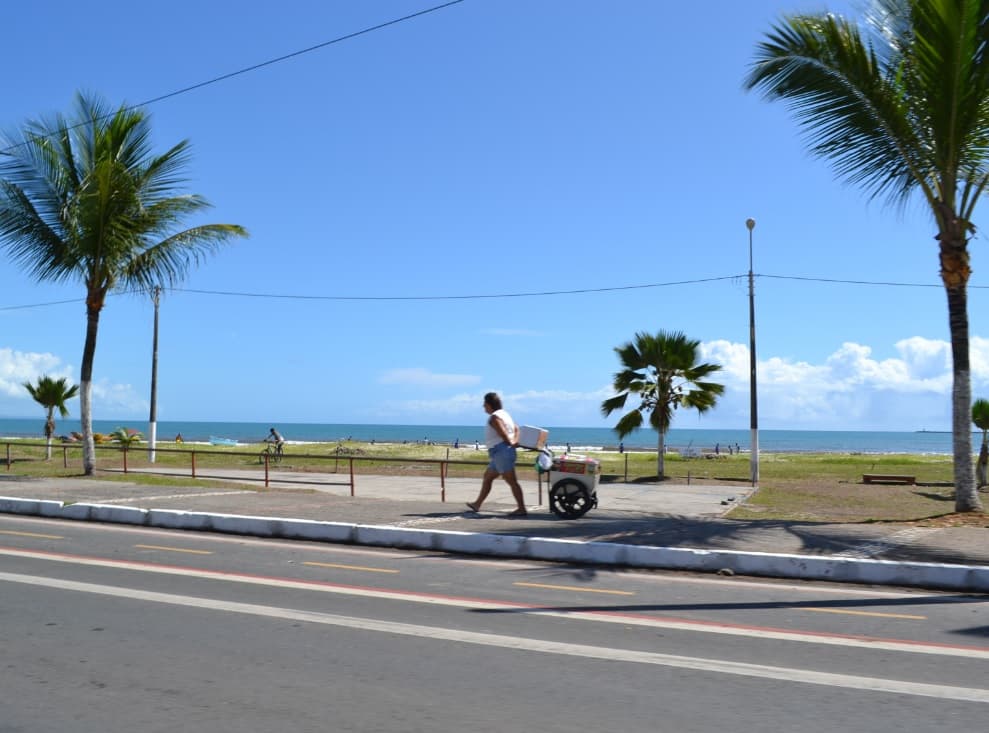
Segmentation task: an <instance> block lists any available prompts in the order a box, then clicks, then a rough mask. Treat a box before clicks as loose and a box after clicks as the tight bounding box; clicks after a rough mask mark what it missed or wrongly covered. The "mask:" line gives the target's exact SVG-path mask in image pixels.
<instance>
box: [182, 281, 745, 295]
mask: <svg viewBox="0 0 989 733" xmlns="http://www.w3.org/2000/svg"><path fill="white" fill-rule="evenodd" d="M736 277H738V276H737V275H727V276H725V277H709V278H702V279H699V280H678V281H674V282H667V283H650V284H648V285H619V286H616V287H611V288H580V289H577V290H539V291H533V292H528V293H488V294H476V293H475V294H468V295H286V294H277V293H238V292H230V291H224V290H189V289H185V288H172V291H173V292H176V293H195V294H197V295H223V296H229V297H239V298H277V299H280V300H361V301H368V300H377V301H389V300H404V301H409V300H487V299H495V298H537V297H541V296H552V295H580V294H584V293H608V292H615V291H620V290H642V289H645V288H664V287H670V286H673V285H696V284H698V283H707V282H717V281H719V280H732V279H734V278H736Z"/></svg>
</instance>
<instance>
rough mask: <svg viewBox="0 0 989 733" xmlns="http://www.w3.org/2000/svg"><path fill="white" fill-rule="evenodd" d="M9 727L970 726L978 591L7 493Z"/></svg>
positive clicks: (2, 519) (0, 542) (983, 689)
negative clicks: (136, 513) (547, 555)
mask: <svg viewBox="0 0 989 733" xmlns="http://www.w3.org/2000/svg"><path fill="white" fill-rule="evenodd" d="M0 620H2V627H0V628H3V636H4V639H3V648H4V652H3V660H4V664H3V665H2V667H0V689H2V690H3V696H2V701H0V705H2V714H0V731H2V732H3V733H13V732H14V731H31V732H32V733H35V732H37V733H47V732H48V731H52V732H54V731H59V733H61V732H63V731H67V730H71V731H74V732H79V733H89V732H90V731H92V732H93V733H95V732H96V731H100V733H103V732H104V731H108V730H110V731H113V730H142V731H165V730H168V731H174V730H175V729H176V728H179V729H186V730H209V731H218V732H223V731H238V733H243V732H244V731H281V730H292V731H317V730H318V731H326V730H334V731H351V730H354V731H356V730H360V731H461V730H473V731H506V730H532V731H579V730H586V731H602V730H610V731H669V732H670V733H689V732H692V731H724V730H731V731H733V733H749V732H752V733H755V732H756V731H759V732H760V733H761V732H764V731H767V730H790V729H797V730H801V731H803V732H809V733H815V732H817V731H820V732H822V733H823V732H824V731H828V732H829V733H830V732H831V731H836V730H859V731H899V732H900V733H903V732H904V731H930V730H941V731H966V732H968V731H982V730H984V729H985V720H986V717H987V714H989V684H987V680H989V598H987V597H986V596H967V595H960V594H948V593H936V592H930V591H903V590H896V591H892V590H890V591H886V590H881V589H879V590H877V589H865V588H860V587H849V586H841V585H836V584H825V585H822V584H812V583H786V582H779V581H750V580H745V581H743V580H739V579H737V578H716V577H714V578H712V577H711V576H693V575H689V574H684V573H661V572H637V571H629V570H621V571H612V570H602V569H595V568H582V567H575V566H569V565H560V564H549V563H536V562H518V561H506V560H492V559H472V558H463V557H456V556H449V555H433V554H430V553H424V552H409V551H395V550H386V549H370V548H357V547H349V546H337V545H326V544H319V543H301V542H282V541H272V540H259V539H252V538H244V537H229V536H219V535H210V534H201V533H183V532H168V531H162V530H149V529H141V528H130V527H117V526H107V525H96V524H87V523H77V522H63V521H53V520H41V519H33V518H32V519H29V518H19V517H9V516H0Z"/></svg>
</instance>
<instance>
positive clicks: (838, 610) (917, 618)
mask: <svg viewBox="0 0 989 733" xmlns="http://www.w3.org/2000/svg"><path fill="white" fill-rule="evenodd" d="M800 610H801V611H816V612H817V613H844V614H848V615H849V616H876V617H878V618H906V619H911V620H913V621H926V620H927V616H914V615H912V614H909V613H880V612H879V611H846V610H845V609H842V608H802V609H800Z"/></svg>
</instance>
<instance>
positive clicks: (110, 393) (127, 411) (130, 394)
mask: <svg viewBox="0 0 989 733" xmlns="http://www.w3.org/2000/svg"><path fill="white" fill-rule="evenodd" d="M148 405H149V403H148V401H147V400H146V399H145V398H143V397H141V396H139V395H138V394H137V392H136V391H135V390H134V387H132V386H131V385H129V384H110V383H109V382H107V381H106V380H105V379H104V380H101V381H99V382H93V412H94V417H96V418H97V419H104V418H114V417H130V416H132V415H135V414H140V413H146V412H147V410H148Z"/></svg>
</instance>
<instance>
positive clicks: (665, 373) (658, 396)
mask: <svg viewBox="0 0 989 733" xmlns="http://www.w3.org/2000/svg"><path fill="white" fill-rule="evenodd" d="M699 347H700V341H692V340H690V339H688V338H687V337H686V336H684V335H683V334H682V333H680V332H679V331H676V332H672V333H667V332H665V331H660V332H659V333H657V334H656V335H655V336H653V335H652V334H648V333H637V334H635V340H634V341H631V342H629V343H626V344H624V345H623V346H619V347H617V348H616V349H615V353H616V354H618V358H619V359H620V360H621V362H622V367H623V368H622V370H621V371H620V372H617V373H616V374H615V377H614V383H613V387H614V390H615V392H617V393H618V394H616V395H615V396H614V397H609V398H608V399H606V400H605V401H604V402H602V403H601V412H602V414H604V416H605V417H607V416H608V415H610V414H611V413H612V412H614V411H615V410H621V409H623V408H624V407H625V403H626V401H627V400H628V398H629V396H631V395H636V396H637V397H638V399H639V406H638V407H636V408H634V409H633V410H631V411H630V412H627V413H625V414H624V415H622V418H621V419H620V420H619V421H618V424H617V425H615V432H616V433H618V437H619V439H624V438H625V437H626V436H628V435H629V434H631V433H633V432H634V431H636V430H638V429H639V428H640V427H642V424H643V422H644V421H645V420H646V414H648V420H649V425H650V427H652V428H653V429H654V430H655V431H656V432H657V433H659V443H658V445H657V454H658V455H657V458H656V476H657V478H658V479H660V480H662V479H663V476H664V471H663V469H664V460H663V459H664V453H665V452H666V433H667V431H669V429H670V423H671V422H672V421H673V413H674V412H675V411H676V409H677V408H678V407H680V406H681V405H682V406H683V407H692V408H694V409H696V410H697V411H698V412H707V411H708V410H709V409H711V408H712V407H714V405H715V403H716V402H717V400H718V396H719V395H720V394H722V393H723V392H724V391H725V388H724V386H723V385H721V384H716V383H714V382H707V381H703V380H705V379H706V378H707V377H708V376H710V375H711V374H713V373H714V372H717V371H720V370H721V366H720V365H718V364H698V363H697V358H698V348H699Z"/></svg>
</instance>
